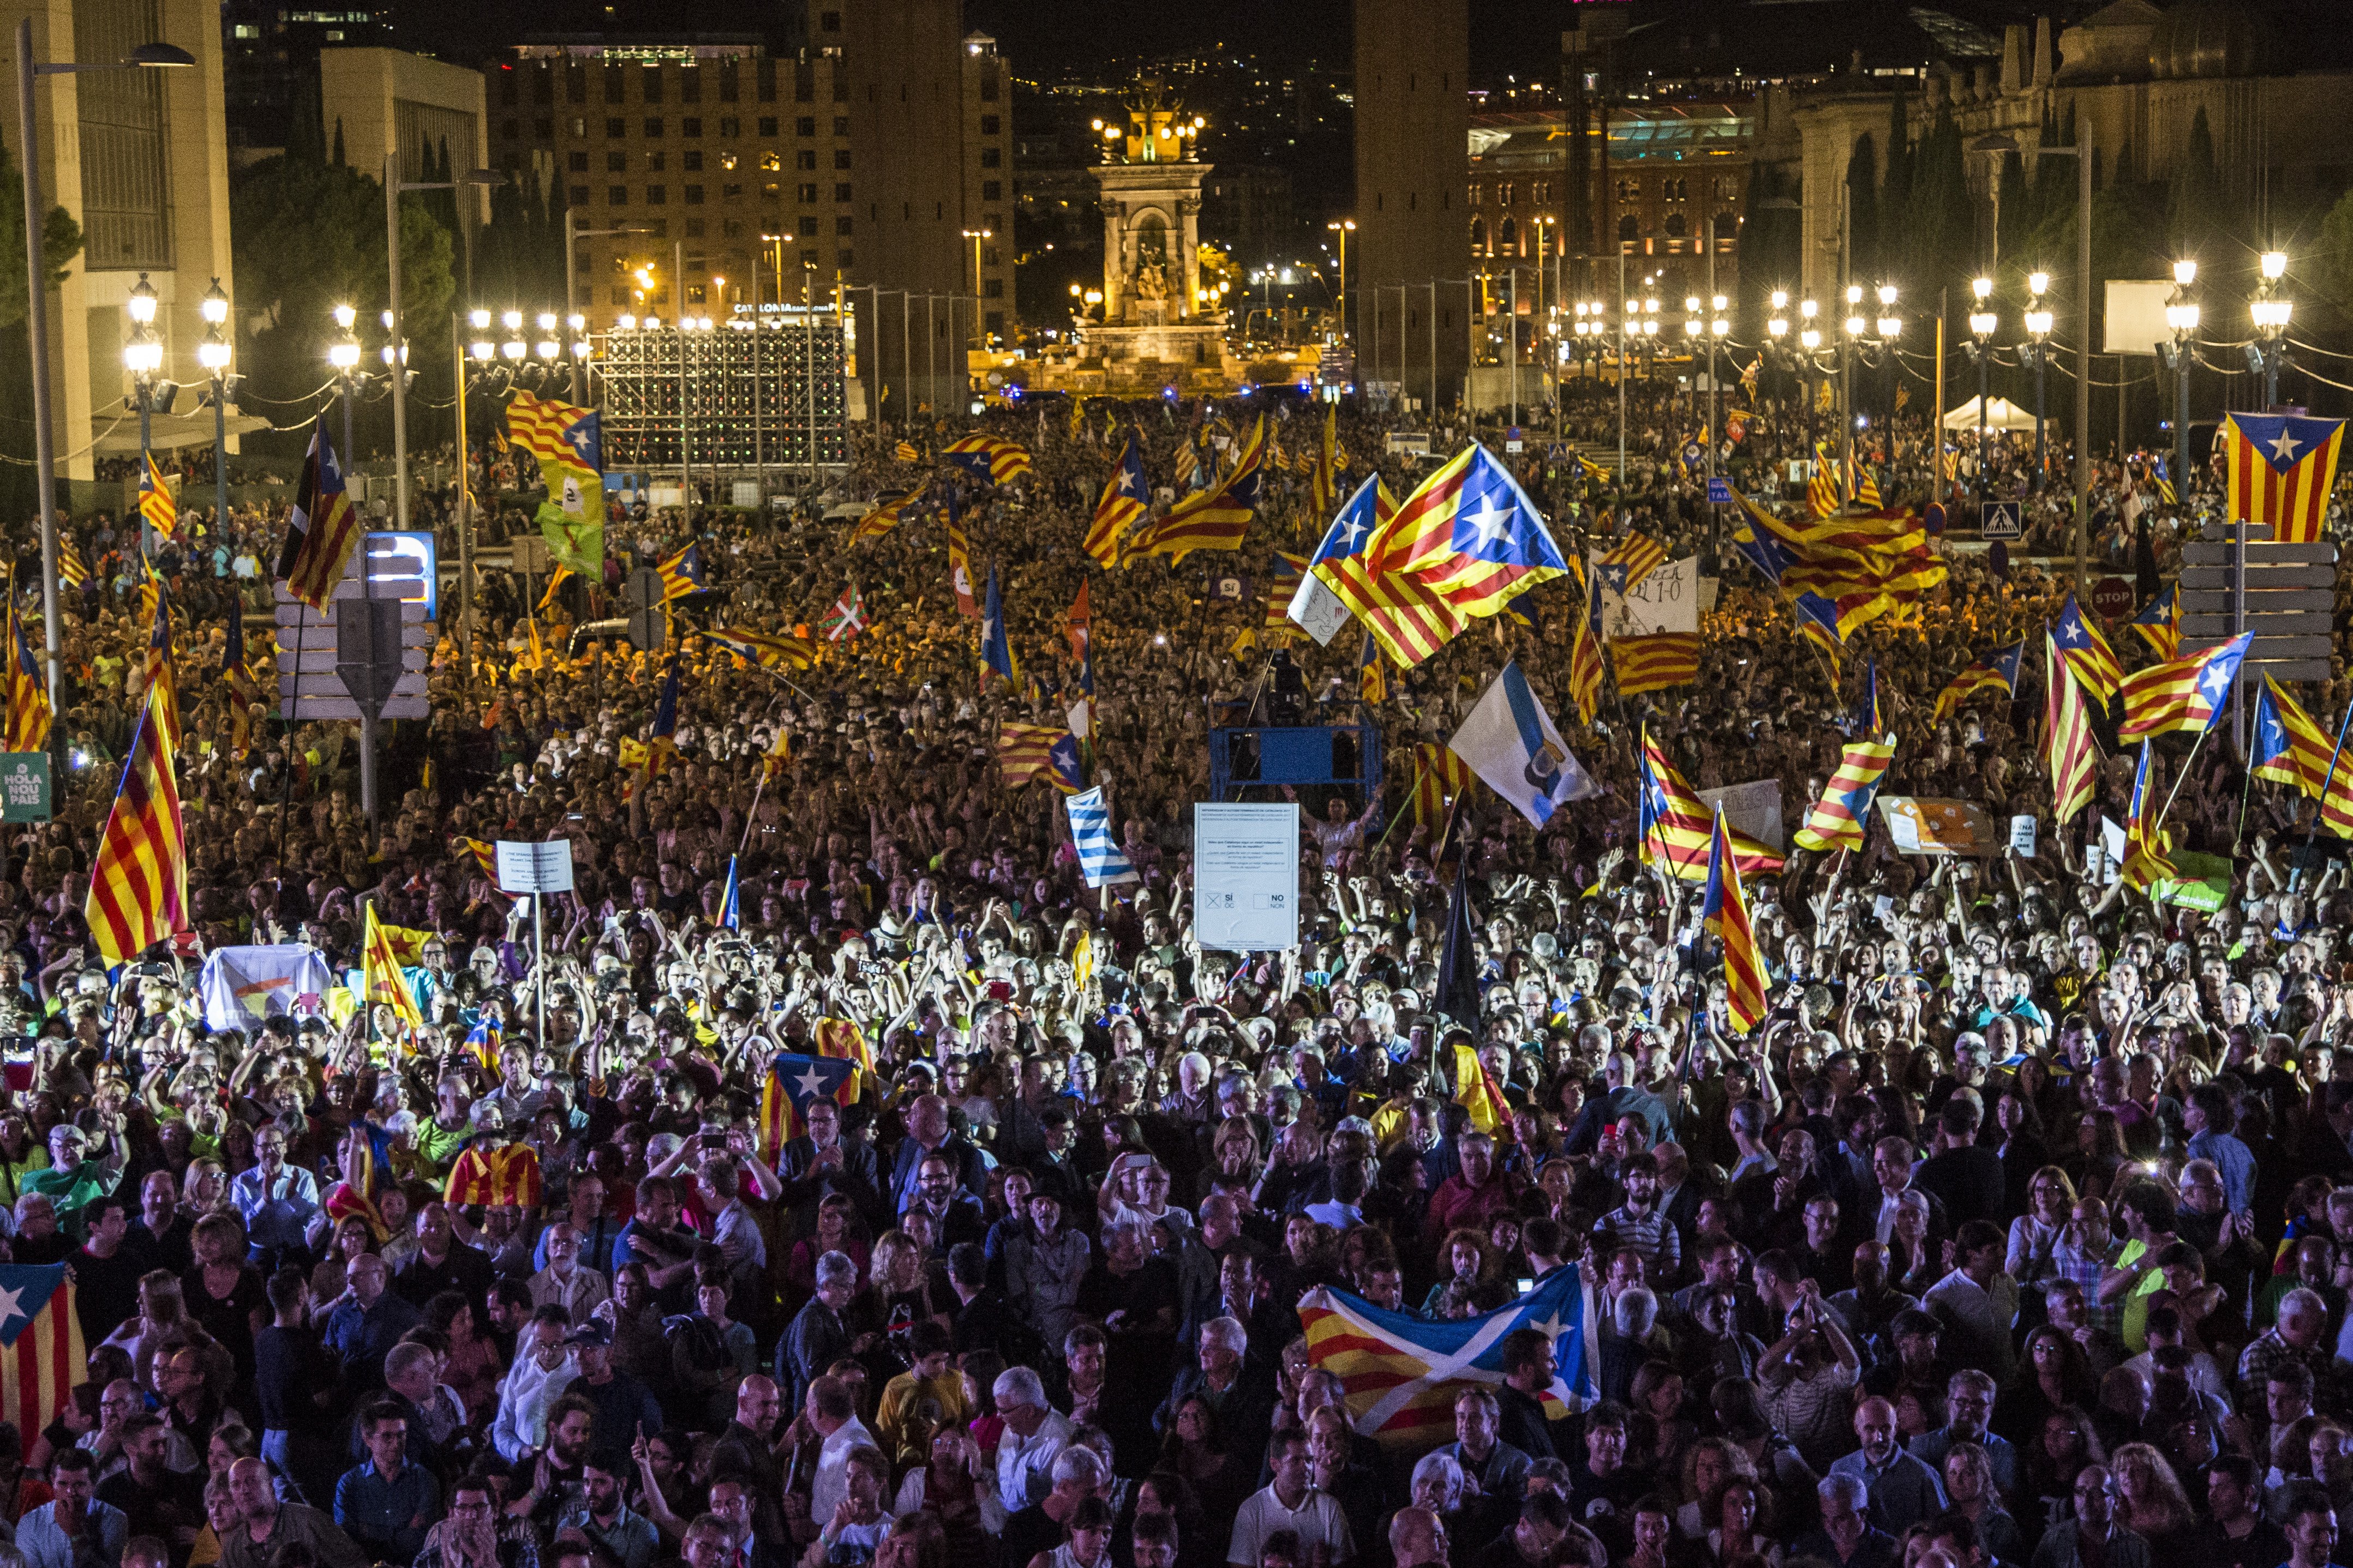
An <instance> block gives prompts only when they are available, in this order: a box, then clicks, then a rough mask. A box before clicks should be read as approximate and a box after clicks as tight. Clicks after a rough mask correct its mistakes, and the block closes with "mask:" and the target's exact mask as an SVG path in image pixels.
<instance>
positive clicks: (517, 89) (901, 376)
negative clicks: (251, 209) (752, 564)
mask: <svg viewBox="0 0 2353 1568" xmlns="http://www.w3.org/2000/svg"><path fill="white" fill-rule="evenodd" d="M892 3H893V4H900V0H892ZM900 8H901V9H902V10H906V9H908V7H907V6H906V5H903V4H900ZM916 8H917V9H921V10H923V11H924V12H926V13H927V15H928V19H927V21H926V23H925V26H923V27H920V28H917V29H916V31H915V32H913V33H912V34H910V35H909V37H911V38H913V39H915V40H918V41H919V42H920V45H921V47H920V48H919V49H917V50H913V51H910V50H909V49H907V48H906V47H903V45H902V44H901V43H900V42H899V41H898V40H897V39H896V37H895V35H894V34H893V32H892V28H893V26H894V25H895V24H893V23H892V21H891V19H890V18H887V17H884V18H876V17H870V16H863V15H862V14H861V12H860V9H858V8H857V7H856V6H846V7H843V8H839V9H836V8H830V7H828V8H823V9H818V10H816V11H814V12H813V14H812V15H811V16H810V19H809V20H810V26H809V33H810V37H811V38H812V40H813V42H812V46H811V47H808V48H807V49H804V50H801V51H799V52H797V54H794V55H791V56H787V57H778V56H775V55H772V54H770V53H769V52H768V50H767V49H766V47H765V46H764V45H762V44H760V43H758V42H756V41H754V40H752V39H750V38H744V39H741V40H734V41H716V42H714V41H711V40H708V39H705V40H702V41H699V42H693V43H680V44H666V43H660V42H650V43H622V42H604V43H572V44H562V45H554V44H551V45H529V46H525V47H522V48H521V49H519V50H517V51H516V55H515V58H513V59H512V60H505V61H501V62H500V63H499V64H498V65H497V66H495V67H493V68H491V69H490V70H489V71H488V72H486V73H485V79H486V91H485V94H484V97H485V102H486V110H485V117H486V121H487V126H488V132H489V139H488V140H489V146H490V149H491V167H492V168H494V169H497V170H499V171H501V172H502V173H508V174H515V175H517V176H520V177H527V178H529V179H531V180H533V181H534V182H536V184H538V186H539V188H540V189H541V190H543V192H545V193H546V195H547V198H548V204H549V205H550V207H551V208H555V209H561V210H563V211H565V213H566V214H567V215H568V217H569V221H570V222H571V224H572V225H573V226H574V228H575V231H576V233H577V235H578V238H576V239H575V242H574V246H573V251H574V258H573V300H574V303H575V305H576V307H577V308H578V309H579V310H580V311H581V312H582V313H583V314H585V315H586V316H587V317H588V319H589V325H590V329H591V330H592V331H605V330H607V329H608V328H609V327H611V326H612V325H613V323H614V322H616V321H618V320H619V319H620V318H622V317H624V316H633V317H643V316H648V315H654V316H659V317H662V318H664V319H665V320H670V319H675V318H676V317H678V316H679V315H681V314H691V315H698V316H703V315H707V316H712V317H714V318H723V317H724V316H726V315H728V314H729V313H731V312H732V311H733V310H737V309H738V308H741V307H751V306H756V305H757V304H759V303H762V302H766V303H771V304H773V303H775V302H777V301H779V300H782V301H784V302H786V303H789V304H798V303H800V302H801V301H802V300H803V299H804V298H805V297H806V298H807V299H808V300H810V301H811V302H813V303H817V304H825V303H828V302H831V301H834V300H840V301H841V302H842V303H843V304H845V305H846V306H847V307H848V308H849V310H850V311H851V313H852V315H853V317H854V319H855V320H856V321H857V322H858V329H857V331H858V342H857V358H858V362H859V367H860V375H861V377H863V378H865V379H866V380H867V381H868V383H869V385H868V396H869V402H868V405H867V406H868V407H869V408H870V409H871V408H873V407H875V406H877V404H876V401H875V399H877V398H878V397H879V396H880V395H881V392H882V391H883V389H884V388H885V387H890V388H894V389H896V390H894V391H892V395H891V398H890V400H889V401H888V402H887V403H883V404H882V405H881V407H882V409H883V413H884V416H886V417H891V416H894V415H895V413H896V411H897V410H898V409H900V408H902V407H904V406H906V405H907V404H906V402H904V401H902V399H904V398H905V397H906V394H907V388H906V387H905V386H903V385H902V381H903V380H905V378H906V377H907V376H908V375H909V374H913V377H914V378H915V380H916V382H917V383H918V384H919V387H918V390H917V391H916V392H915V395H914V401H921V402H924V403H928V404H931V405H934V406H937V405H940V404H941V403H942V402H943V400H944V399H952V398H953V397H954V396H955V395H956V394H958V393H960V392H961V391H962V389H963V386H964V381H965V363H966V362H965V358H964V352H965V348H966V347H967V345H969V344H971V343H973V342H977V341H978V340H979V338H980V336H982V335H983V334H995V335H997V336H999V337H1006V336H1009V335H1010V334H1011V332H1012V331H1013V328H1014V325H1015V314H1014V306H1013V299H1014V287H1013V255H1014V251H1013V245H1012V230H1011V221H1012V211H1013V169H1012V163H1013V153H1012V146H1013V139H1012V110H1011V104H1010V101H1009V100H1010V96H1011V94H1010V83H1009V80H1008V69H1007V66H1006V62H1005V60H1004V59H1003V58H1002V57H1001V56H999V55H998V54H997V46H996V44H995V43H994V41H992V40H990V39H988V38H987V37H981V36H975V37H970V38H967V37H964V36H963V35H962V33H961V32H960V31H956V30H955V24H956V23H957V22H958V21H959V20H960V17H959V16H958V15H957V14H956V13H957V7H956V6H955V5H954V4H953V3H952V0H950V3H947V4H944V5H942V4H941V0H924V3H923V5H922V6H920V7H916ZM902 19H904V18H902ZM909 25H910V26H913V22H912V20H910V22H909ZM853 40H863V41H864V42H865V44H866V47H868V48H869V49H870V52H872V53H874V54H877V55H879V56H880V57H881V64H880V65H879V66H878V67H876V68H871V69H869V70H867V71H866V72H864V73H863V74H862V75H861V74H860V72H859V71H858V70H857V69H856V68H855V64H854V61H855V56H854V54H853V52H852V41H853ZM868 89H871V100H870V98H869V97H868ZM902 92H903V93H904V94H905V97H904V102H905V103H906V104H907V105H908V106H909V109H910V110H911V111H912V110H914V109H917V108H920V109H923V110H924V113H923V115H921V116H913V115H912V114H902V113H899V112H897V107H898V105H899V104H900V103H901V102H902V97H901V95H902ZM886 106H887V107H888V108H889V109H890V110H892V112H885V111H884V110H885V108H886ZM967 231H971V232H972V233H974V234H977V235H980V236H982V237H980V238H979V240H978V244H977V251H978V261H977V266H976V262H975V250H976V246H975V241H974V240H973V239H972V238H970V237H967ZM673 274H676V275H677V276H673ZM884 370H887V372H888V376H887V378H886V379H885V380H883V381H881V383H879V384H877V383H876V381H875V380H874V377H875V376H876V375H877V374H880V373H881V371H884Z"/></svg>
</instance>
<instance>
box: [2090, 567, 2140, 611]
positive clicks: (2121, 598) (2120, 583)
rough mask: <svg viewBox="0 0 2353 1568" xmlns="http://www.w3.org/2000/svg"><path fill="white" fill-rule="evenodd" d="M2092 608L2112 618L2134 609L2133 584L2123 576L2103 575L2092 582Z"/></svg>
mask: <svg viewBox="0 0 2353 1568" xmlns="http://www.w3.org/2000/svg"><path fill="white" fill-rule="evenodd" d="M2092 608H2094V610H2097V611H2098V612H2099V613H2100V614H2102V615H2103V616H2106V617H2107V618H2108V619H2110V620H2112V621H2113V620H2115V619H2116V618H2117V617H2118V616H2129V615H2131V614H2132V611H2133V585H2132V584H2130V583H2127V582H2126V581H2125V580H2124V579H2123V578H2121V577H2103V578H2101V579H2100V580H2099V581H2098V582H2096V583H2094V584H2092Z"/></svg>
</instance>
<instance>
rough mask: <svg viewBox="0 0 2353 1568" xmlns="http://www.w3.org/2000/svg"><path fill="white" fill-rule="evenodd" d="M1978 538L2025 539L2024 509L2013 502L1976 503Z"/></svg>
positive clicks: (1992, 501)
mask: <svg viewBox="0 0 2353 1568" xmlns="http://www.w3.org/2000/svg"><path fill="white" fill-rule="evenodd" d="M2025 537H2026V516H2025V510H2024V508H2023V507H2021V504H2020V503H2019V502H2017V501H2014V500H1989V501H1979V502H1978V538H1980V539H2023V538H2025Z"/></svg>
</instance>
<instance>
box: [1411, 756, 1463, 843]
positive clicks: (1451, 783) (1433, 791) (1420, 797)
mask: <svg viewBox="0 0 2353 1568" xmlns="http://www.w3.org/2000/svg"><path fill="white" fill-rule="evenodd" d="M1474 776H1476V775H1474V774H1473V773H1472V772H1471V764H1470V763H1466V762H1464V761H1463V760H1462V759H1461V757H1459V756H1457V755H1456V754H1455V753H1454V751H1453V749H1452V748H1451V747H1448V746H1441V745H1436V744H1431V743H1424V744H1421V745H1418V746H1416V747H1414V749H1413V821H1414V826H1417V827H1421V828H1425V829H1427V830H1429V831H1430V832H1431V833H1436V832H1437V831H1438V830H1439V828H1440V826H1442V825H1443V824H1444V823H1445V821H1446V808H1447V807H1448V806H1449V805H1451V804H1453V801H1454V797H1455V796H1457V795H1461V793H1462V792H1463V791H1464V790H1466V789H1469V788H1470V787H1471V781H1472V778H1473V777H1474Z"/></svg>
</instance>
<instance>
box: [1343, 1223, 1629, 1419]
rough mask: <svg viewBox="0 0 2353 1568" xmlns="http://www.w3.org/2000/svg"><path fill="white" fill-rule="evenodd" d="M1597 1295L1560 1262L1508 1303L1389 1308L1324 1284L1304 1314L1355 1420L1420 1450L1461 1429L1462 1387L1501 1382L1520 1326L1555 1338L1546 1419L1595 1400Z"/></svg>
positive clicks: (1492, 1385)
mask: <svg viewBox="0 0 2353 1568" xmlns="http://www.w3.org/2000/svg"><path fill="white" fill-rule="evenodd" d="M1592 1303H1593V1292H1592V1290H1591V1288H1590V1287H1588V1286H1587V1285H1586V1284H1585V1283H1584V1282H1583V1280H1582V1279H1580V1278H1579V1276H1578V1272H1577V1269H1575V1268H1556V1269H1554V1270H1553V1271H1552V1273H1551V1274H1549V1275H1547V1276H1546V1278H1545V1279H1544V1281H1543V1282H1542V1283H1541V1284H1539V1285H1537V1286H1536V1287H1535V1289H1532V1290H1530V1291H1529V1292H1528V1293H1527V1294H1526V1295H1525V1296H1521V1297H1519V1298H1518V1299H1517V1300H1514V1301H1513V1302H1512V1303H1511V1304H1510V1305H1508V1306H1504V1307H1500V1308H1498V1309H1496V1310H1494V1311H1492V1312H1488V1313H1485V1314H1484V1315H1482V1316H1480V1317H1475V1318H1462V1319H1454V1320H1450V1321H1431V1320H1429V1319H1425V1318H1420V1317H1417V1316H1416V1315H1414V1314H1413V1313H1411V1312H1391V1311H1386V1310H1382V1309H1381V1308H1379V1307H1376V1306H1374V1305H1373V1304H1372V1303H1371V1302H1369V1301H1366V1300H1364V1299H1363V1298H1362V1297H1359V1296H1352V1295H1350V1294H1348V1293H1347V1292H1345V1291H1342V1290H1335V1289H1331V1288H1329V1287H1327V1286H1321V1285H1319V1286H1317V1287H1316V1288H1315V1289H1313V1290H1310V1291H1308V1292H1307V1293H1306V1294H1305V1295H1304V1296H1302V1297H1301V1298H1300V1299H1299V1323H1300V1330H1301V1332H1302V1333H1303V1335H1304V1336H1305V1338H1306V1341H1307V1359H1308V1361H1309V1363H1311V1364H1313V1365H1314V1367H1315V1368H1316V1369H1317V1370H1319V1371H1322V1372H1328V1373H1331V1374H1332V1375H1333V1376H1335V1377H1336V1378H1338V1379H1339V1380H1340V1388H1341V1396H1342V1398H1343V1400H1344V1401H1345V1404H1346V1405H1347V1407H1348V1415H1349V1417H1350V1420H1351V1422H1352V1423H1353V1424H1354V1426H1356V1430H1357V1431H1359V1432H1369V1433H1371V1434H1372V1435H1373V1436H1374V1438H1375V1439H1376V1440H1377V1441H1378V1442H1379V1443H1380V1444H1381V1445H1382V1447H1385V1448H1388V1449H1390V1450H1392V1451H1393V1452H1396V1453H1398V1454H1401V1455H1413V1454H1419V1453H1420V1452H1422V1451H1423V1450H1424V1449H1426V1448H1428V1447H1430V1446H1431V1445H1433V1444H1435V1443H1438V1442H1440V1441H1441V1440H1443V1439H1444V1438H1445V1437H1446V1436H1447V1435H1448V1434H1450V1433H1451V1432H1452V1431H1453V1430H1454V1401H1455V1399H1456V1398H1457V1397H1458V1396H1460V1395H1461V1394H1462V1392H1463V1391H1464V1390H1465V1389H1470V1388H1485V1389H1489V1390H1493V1389H1494V1388H1496V1387H1497V1386H1499V1385H1500V1384H1502V1383H1503V1380H1504V1343H1505V1342H1506V1340H1507V1339H1508V1338H1509V1336H1510V1334H1511V1332H1512V1331H1513V1330H1514V1329H1524V1328H1525V1329H1536V1330H1540V1331H1542V1332H1543V1333H1545V1334H1546V1336H1547V1337H1549V1338H1551V1339H1552V1340H1553V1341H1554V1342H1555V1345H1556V1369H1555V1373H1554V1376H1553V1381H1552V1384H1551V1385H1550V1386H1548V1387H1547V1388H1546V1389H1545V1390H1544V1392H1543V1394H1541V1395H1540V1397H1539V1403H1540V1404H1542V1405H1543V1406H1544V1409H1545V1415H1546V1419H1547V1420H1558V1419H1561V1418H1564V1417H1566V1416H1567V1415H1572V1414H1574V1413H1576V1412H1577V1411H1580V1410H1583V1409H1585V1408H1586V1407H1587V1406H1588V1405H1591V1404H1593V1403H1594V1400H1595V1398H1596V1393H1595V1385H1594V1380H1593V1371H1594V1363H1593V1362H1592V1361H1591V1360H1589V1359H1588V1355H1587V1350H1588V1344H1589V1343H1590V1342H1589V1341H1588V1337H1587V1328H1588V1322H1587V1312H1588V1310H1589V1309H1590V1308H1591V1306H1592Z"/></svg>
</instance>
